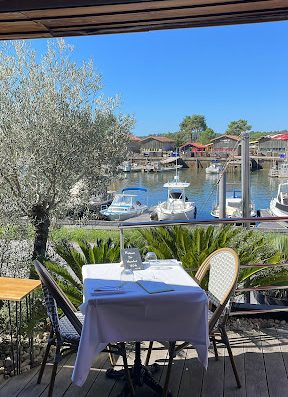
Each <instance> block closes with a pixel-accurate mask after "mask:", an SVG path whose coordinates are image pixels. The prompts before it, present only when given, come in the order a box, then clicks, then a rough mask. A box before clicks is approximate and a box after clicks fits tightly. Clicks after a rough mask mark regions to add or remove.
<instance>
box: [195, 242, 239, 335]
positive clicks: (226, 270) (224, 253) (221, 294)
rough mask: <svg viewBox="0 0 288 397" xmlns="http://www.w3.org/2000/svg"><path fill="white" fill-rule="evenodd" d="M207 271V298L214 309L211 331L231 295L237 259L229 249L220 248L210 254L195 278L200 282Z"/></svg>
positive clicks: (236, 277) (210, 325)
mask: <svg viewBox="0 0 288 397" xmlns="http://www.w3.org/2000/svg"><path fill="white" fill-rule="evenodd" d="M208 271H209V281H208V291H207V294H208V298H209V301H210V303H212V306H213V307H214V309H215V310H214V313H213V316H212V317H211V319H210V320H209V329H210V330H212V329H213V327H214V326H215V324H216V323H217V321H218V320H219V317H220V316H221V314H222V313H223V311H224V309H225V307H226V305H227V302H228V301H229V299H230V296H231V294H232V293H233V291H234V289H235V287H236V283H237V279H238V274H239V257H238V255H237V253H236V252H235V251H234V250H233V249H231V248H220V249H218V250H216V251H214V252H212V254H210V255H209V256H208V257H207V258H206V259H205V261H204V262H203V263H202V265H201V266H200V268H199V269H198V271H197V273H196V275H195V278H196V279H197V280H198V281H199V282H201V281H202V280H203V278H204V277H205V275H206V274H207V272H208Z"/></svg>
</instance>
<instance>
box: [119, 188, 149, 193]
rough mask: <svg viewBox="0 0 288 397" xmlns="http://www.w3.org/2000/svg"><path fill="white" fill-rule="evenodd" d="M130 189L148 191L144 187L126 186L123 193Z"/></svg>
mask: <svg viewBox="0 0 288 397" xmlns="http://www.w3.org/2000/svg"><path fill="white" fill-rule="evenodd" d="M129 190H139V191H141V192H147V191H148V190H147V189H145V188H144V187H125V188H124V189H122V193H123V192H127V191H129Z"/></svg>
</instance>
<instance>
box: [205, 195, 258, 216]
mask: <svg viewBox="0 0 288 397" xmlns="http://www.w3.org/2000/svg"><path fill="white" fill-rule="evenodd" d="M250 211H251V217H254V216H256V215H257V212H256V209H255V204H254V203H253V202H252V201H251V202H250ZM211 215H212V216H213V217H214V218H219V203H217V204H216V205H215V206H214V208H213V209H212V211H211ZM226 218H242V194H241V191H240V190H233V191H232V192H227V194H226Z"/></svg>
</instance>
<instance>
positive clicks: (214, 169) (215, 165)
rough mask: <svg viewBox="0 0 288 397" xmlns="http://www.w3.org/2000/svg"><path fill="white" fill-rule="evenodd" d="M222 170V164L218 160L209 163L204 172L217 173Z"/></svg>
mask: <svg viewBox="0 0 288 397" xmlns="http://www.w3.org/2000/svg"><path fill="white" fill-rule="evenodd" d="M222 170H223V167H222V165H221V164H220V163H219V162H212V163H210V165H209V167H207V168H206V170H205V172H206V174H219V173H220V172H221V171H222Z"/></svg>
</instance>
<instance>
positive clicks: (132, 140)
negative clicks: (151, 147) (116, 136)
mask: <svg viewBox="0 0 288 397" xmlns="http://www.w3.org/2000/svg"><path fill="white" fill-rule="evenodd" d="M141 141H142V139H141V138H139V136H135V135H129V143H128V149H129V151H130V152H132V153H140V142H141Z"/></svg>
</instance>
